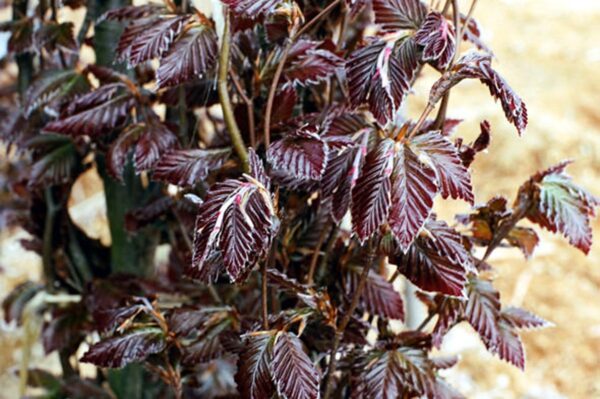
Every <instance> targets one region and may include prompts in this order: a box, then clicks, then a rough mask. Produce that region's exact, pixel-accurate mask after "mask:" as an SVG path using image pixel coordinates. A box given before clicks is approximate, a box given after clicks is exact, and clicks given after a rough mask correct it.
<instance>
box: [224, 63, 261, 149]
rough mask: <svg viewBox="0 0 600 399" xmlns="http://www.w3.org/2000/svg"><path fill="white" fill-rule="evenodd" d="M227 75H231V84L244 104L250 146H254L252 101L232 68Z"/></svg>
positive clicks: (254, 133)
mask: <svg viewBox="0 0 600 399" xmlns="http://www.w3.org/2000/svg"><path fill="white" fill-rule="evenodd" d="M229 76H231V81H232V82H233V85H234V86H235V89H236V90H237V92H238V94H239V96H240V97H241V98H242V101H243V102H244V104H246V113H247V114H248V133H250V147H252V148H255V147H256V132H255V131H254V102H253V101H252V99H250V98H249V97H248V96H247V95H246V92H245V91H244V88H243V87H242V84H241V82H240V79H239V78H238V76H237V73H235V71H234V70H233V69H232V70H231V71H229Z"/></svg>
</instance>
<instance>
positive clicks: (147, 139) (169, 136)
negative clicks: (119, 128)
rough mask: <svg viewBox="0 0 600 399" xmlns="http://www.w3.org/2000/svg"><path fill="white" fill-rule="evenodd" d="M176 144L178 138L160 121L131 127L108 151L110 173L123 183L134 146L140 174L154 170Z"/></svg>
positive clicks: (137, 168)
mask: <svg viewBox="0 0 600 399" xmlns="http://www.w3.org/2000/svg"><path fill="white" fill-rule="evenodd" d="M176 144H177V136H176V135H175V134H174V133H173V132H172V131H171V130H170V129H169V128H168V127H167V126H166V125H164V124H162V123H160V122H159V121H153V122H149V123H144V124H138V125H131V126H129V127H128V128H127V129H126V130H125V131H123V133H121V135H119V137H118V138H117V139H116V140H115V141H114V142H113V143H112V145H111V146H110V148H109V150H108V153H107V161H108V164H107V169H108V172H109V173H110V175H111V176H112V177H114V178H115V179H117V180H119V181H122V179H123V169H124V168H125V164H126V162H127V156H128V154H129V152H130V150H131V149H132V148H133V146H134V145H135V153H134V165H135V170H136V172H138V173H139V172H142V171H144V170H148V169H150V168H152V167H153V166H154V164H155V163H156V162H157V161H158V160H159V158H160V157H161V155H162V154H163V153H164V152H165V151H166V150H168V149H169V148H171V147H174V146H175V145H176Z"/></svg>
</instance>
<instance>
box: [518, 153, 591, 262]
mask: <svg viewBox="0 0 600 399" xmlns="http://www.w3.org/2000/svg"><path fill="white" fill-rule="evenodd" d="M567 165H568V164H567V163H561V164H559V165H558V166H556V167H553V168H550V169H548V170H547V171H544V172H542V173H538V174H537V175H535V176H534V177H532V183H533V185H534V198H535V205H534V207H533V208H532V209H531V210H530V211H529V214H528V215H527V216H528V218H529V219H530V220H531V221H533V222H535V223H537V224H539V225H540V226H542V227H544V228H546V229H548V230H550V231H552V232H554V233H556V232H561V233H562V234H563V235H564V236H565V237H566V238H568V239H569V242H570V243H571V245H573V246H575V247H577V248H579V249H580V250H581V251H583V252H584V253H586V254H587V253H588V252H589V250H590V247H591V245H592V229H591V227H590V219H591V218H593V217H595V215H596V212H595V208H596V207H597V206H599V205H600V200H599V199H598V198H597V197H595V196H593V195H591V194H589V193H588V192H587V191H585V190H584V189H583V188H581V187H579V186H578V185H576V184H575V183H573V181H572V180H571V178H570V177H569V176H568V175H567V174H566V173H565V171H564V170H565V168H566V166H567Z"/></svg>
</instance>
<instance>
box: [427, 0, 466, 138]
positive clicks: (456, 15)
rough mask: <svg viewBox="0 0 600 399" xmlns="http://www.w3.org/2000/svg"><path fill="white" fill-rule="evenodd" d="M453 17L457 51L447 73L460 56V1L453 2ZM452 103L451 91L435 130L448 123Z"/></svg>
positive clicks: (461, 28) (443, 103) (441, 108)
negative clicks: (447, 116) (447, 115)
mask: <svg viewBox="0 0 600 399" xmlns="http://www.w3.org/2000/svg"><path fill="white" fill-rule="evenodd" d="M452 15H453V20H454V31H455V35H456V36H455V38H454V42H455V50H454V55H453V56H452V60H451V61H450V63H449V64H448V67H447V68H446V71H449V70H450V69H451V68H452V66H453V65H454V63H455V62H456V61H457V60H458V54H459V53H460V51H459V50H460V42H461V39H462V32H463V27H461V25H460V9H459V8H458V0H452ZM449 103H450V90H448V91H447V92H446V93H444V97H443V98H442V104H441V105H440V109H439V111H438V114H437V116H436V118H435V121H434V123H433V129H434V130H439V129H442V128H443V126H444V122H445V121H446V113H447V112H448V104H449Z"/></svg>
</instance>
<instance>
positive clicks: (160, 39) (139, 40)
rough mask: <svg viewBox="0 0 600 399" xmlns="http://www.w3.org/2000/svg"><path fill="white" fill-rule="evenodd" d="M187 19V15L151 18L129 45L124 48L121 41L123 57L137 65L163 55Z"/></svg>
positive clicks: (120, 48) (132, 64)
mask: <svg viewBox="0 0 600 399" xmlns="http://www.w3.org/2000/svg"><path fill="white" fill-rule="evenodd" d="M187 19H188V17H187V16H176V17H173V18H164V19H150V20H149V21H148V23H147V24H145V25H143V27H142V29H141V30H139V31H138V32H137V34H136V35H135V37H133V40H132V41H131V44H130V45H129V46H127V47H126V48H123V45H122V44H121V43H120V45H119V50H120V56H121V58H127V61H128V62H129V64H130V65H131V66H136V65H138V64H139V63H141V62H144V61H148V60H151V59H153V58H156V57H160V56H162V55H163V54H164V53H165V52H167V51H168V50H169V48H170V47H171V44H172V43H173V41H174V40H175V38H176V37H177V35H178V34H179V32H181V29H182V28H183V26H184V24H185V22H186V21H187ZM130 26H131V25H130ZM128 28H129V27H128Z"/></svg>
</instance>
